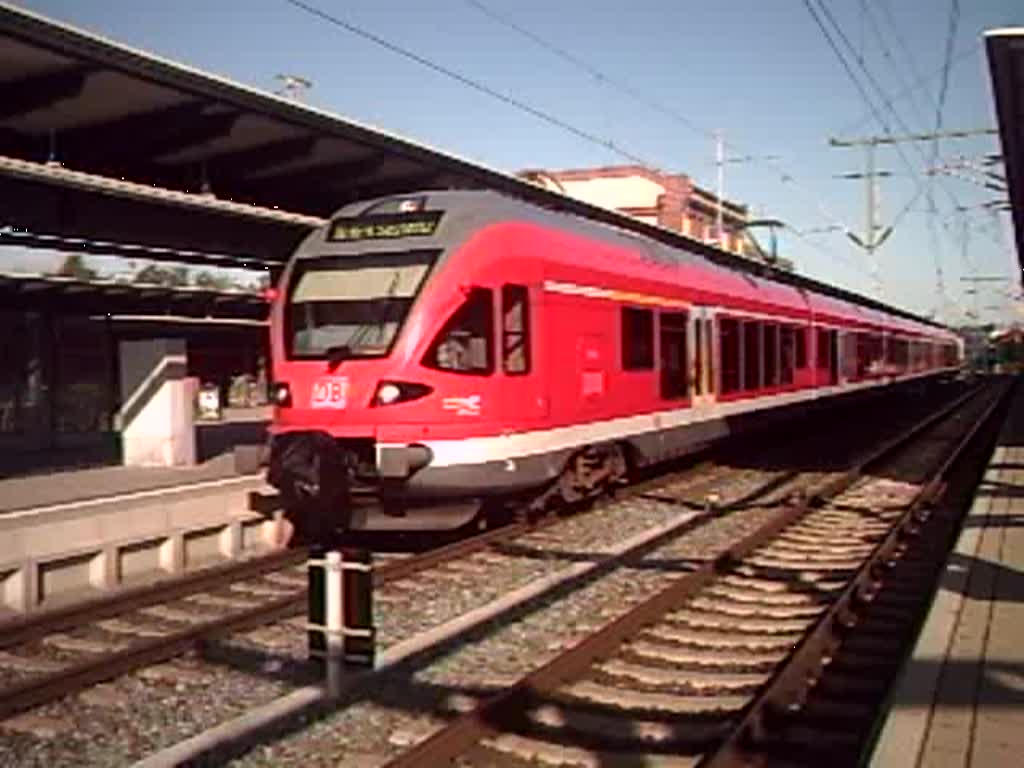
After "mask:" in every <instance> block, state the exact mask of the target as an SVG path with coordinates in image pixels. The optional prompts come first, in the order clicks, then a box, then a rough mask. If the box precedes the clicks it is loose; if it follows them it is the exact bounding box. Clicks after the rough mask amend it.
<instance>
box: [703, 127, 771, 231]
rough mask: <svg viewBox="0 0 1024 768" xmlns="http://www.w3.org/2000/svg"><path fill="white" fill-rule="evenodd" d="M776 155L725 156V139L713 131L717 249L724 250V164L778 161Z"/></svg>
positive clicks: (719, 132)
mask: <svg viewBox="0 0 1024 768" xmlns="http://www.w3.org/2000/svg"><path fill="white" fill-rule="evenodd" d="M778 159H779V158H778V156H777V155H743V156H742V157H726V156H725V137H724V136H723V135H722V132H721V131H715V165H716V166H717V170H718V174H717V176H718V180H717V184H716V188H715V195H716V197H717V198H718V200H717V204H716V205H715V242H717V243H718V247H719V248H725V237H724V236H723V235H724V226H725V225H724V223H723V218H724V215H725V165H726V163H749V162H751V161H754V160H778Z"/></svg>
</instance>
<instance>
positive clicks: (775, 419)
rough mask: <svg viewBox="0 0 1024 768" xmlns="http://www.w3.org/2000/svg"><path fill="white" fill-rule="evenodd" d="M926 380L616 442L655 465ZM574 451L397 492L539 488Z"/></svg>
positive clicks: (456, 470) (457, 472) (428, 494)
mask: <svg viewBox="0 0 1024 768" xmlns="http://www.w3.org/2000/svg"><path fill="white" fill-rule="evenodd" d="M925 383H926V382H906V383H902V384H894V385H890V386H887V387H883V388H878V389H869V390H862V391H858V392H848V393H844V394H841V395H833V396H830V397H827V398H824V399H822V400H810V401H805V402H801V403H794V404H792V405H787V406H782V407H776V408H771V409H768V410H764V411H753V412H749V413H743V414H737V415H735V416H728V417H719V418H713V419H710V420H708V421H703V422H700V423H698V424H688V425H685V426H680V427H673V428H670V429H664V430H660V431H654V432H645V433H642V434H639V435H635V436H632V437H628V438H624V439H622V440H620V441H618V442H619V443H622V444H626V445H628V446H629V448H630V450H631V452H632V457H631V458H632V460H633V461H634V463H635V464H637V465H639V466H646V465H650V464H657V463H659V462H662V461H669V460H671V459H676V458H680V457H682V456H685V455H687V454H690V453H693V452H695V451H698V450H700V449H702V448H704V447H707V446H708V445H711V444H713V443H716V442H718V441H721V440H723V439H725V438H728V437H733V436H736V435H740V434H747V433H751V432H759V431H763V430H766V429H770V428H772V427H775V426H778V425H780V424H782V423H784V422H786V421H788V420H791V419H793V418H795V417H798V416H806V415H808V414H810V413H813V412H817V411H821V410H823V409H828V408H831V407H834V406H836V405H839V404H848V403H852V402H854V401H860V400H869V399H871V398H874V397H878V396H880V395H884V394H891V393H893V392H894V391H896V390H898V389H907V388H912V387H915V386H922V385H925ZM580 447H582V446H580ZM575 450H576V449H572V448H570V449H562V450H558V451H551V452H549V453H541V454H534V455H532V456H526V457H521V458H516V459H510V460H501V461H490V462H484V463H481V464H465V465H460V466H454V467H431V466H429V465H428V466H426V467H424V468H423V469H421V470H418V471H416V472H414V473H413V474H412V476H411V477H410V478H409V479H408V480H406V481H405V482H404V483H402V485H401V486H400V488H401V491H400V492H401V493H402V494H403V495H405V497H406V498H409V499H431V498H459V497H466V496H475V497H488V496H502V495H510V494H516V493H522V492H524V491H529V490H531V489H535V488H539V487H542V486H544V485H545V484H546V483H549V482H551V481H552V480H554V479H555V478H556V477H558V475H559V474H560V473H561V471H562V469H563V468H564V467H565V465H566V462H567V461H568V459H569V457H570V456H571V455H572V454H573V453H574V451H575Z"/></svg>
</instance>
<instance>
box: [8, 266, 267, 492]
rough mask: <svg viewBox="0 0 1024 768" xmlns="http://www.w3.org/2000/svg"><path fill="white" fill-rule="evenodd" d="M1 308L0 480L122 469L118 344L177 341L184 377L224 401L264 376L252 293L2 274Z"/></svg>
mask: <svg viewBox="0 0 1024 768" xmlns="http://www.w3.org/2000/svg"><path fill="white" fill-rule="evenodd" d="M2 252H3V249H2V248H0V256H2ZM0 307H2V309H0V477H3V476H10V475H17V474H23V473H25V472H29V471H38V470H43V469H52V468H62V467H72V466H85V465H94V464H109V463H120V462H121V459H122V445H121V436H120V430H121V427H122V424H121V411H122V407H123V405H124V401H125V397H126V396H127V393H125V392H123V391H122V390H123V386H122V382H123V380H124V377H123V375H122V367H123V363H124V361H123V360H122V353H121V349H122V344H123V343H124V342H129V341H140V340H147V339H169V340H177V341H179V342H180V344H181V345H182V346H183V349H184V350H185V351H186V355H185V359H186V370H184V371H182V373H183V374H184V375H186V376H187V377H190V378H192V379H194V380H195V381H196V382H197V383H198V384H202V383H213V384H215V385H216V386H217V387H218V388H219V389H220V390H221V392H222V395H221V397H222V401H225V402H226V401H227V399H228V396H229V394H230V392H229V389H230V385H231V382H232V380H233V379H234V378H236V377H238V376H241V375H245V376H248V377H249V378H250V379H251V380H252V381H253V382H258V381H260V380H262V379H264V378H265V369H266V361H267V360H268V350H267V331H266V321H265V319H264V318H265V313H266V302H265V300H264V299H263V297H262V296H260V295H259V294H245V293H243V292H241V291H231V292H228V291H213V290H194V289H174V288H170V287H166V286H151V287H149V286H147V287H141V286H132V285H125V284H123V283H115V282H113V281H105V280H94V281H89V280H80V279H76V278H69V277H65V276H60V275H25V274H16V275H13V274H3V275H0Z"/></svg>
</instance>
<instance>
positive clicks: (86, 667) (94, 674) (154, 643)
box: [0, 395, 966, 718]
mask: <svg viewBox="0 0 1024 768" xmlns="http://www.w3.org/2000/svg"><path fill="white" fill-rule="evenodd" d="M964 397H966V395H965V396H964ZM961 399H963V398H961ZM957 402H959V400H958V401H957ZM874 455H875V454H872V456H874ZM869 461H871V457H870V456H869V457H868V458H867V459H863V460H862V461H861V462H860V464H858V465H857V466H858V467H863V466H864V465H865V464H866V463H867V462H869ZM691 471H692V470H691ZM798 475H799V473H797V472H777V473H774V474H773V475H772V476H770V477H769V478H768V479H767V480H766V481H765V482H764V483H762V484H760V485H759V486H758V487H756V488H754V489H753V490H751V491H749V492H748V493H746V494H745V495H744V496H743V497H742V498H740V499H737V500H735V501H733V502H732V503H730V504H726V505H724V506H723V507H721V508H718V509H710V510H708V511H706V512H704V513H701V514H698V515H697V516H696V517H695V518H694V519H693V521H691V526H692V525H699V524H700V523H702V522H704V521H706V520H707V519H710V518H712V517H715V516H716V515H717V514H721V513H722V512H723V511H728V510H729V509H731V508H739V507H742V506H743V505H746V504H749V503H751V502H752V501H754V500H756V499H757V498H758V497H759V496H762V495H764V494H766V493H770V492H771V491H773V490H776V489H778V488H779V487H780V486H782V485H784V484H785V483H786V482H789V481H790V480H792V479H793V478H794V477H796V476H798ZM698 482H699V481H698ZM851 482H852V481H851ZM662 483H663V478H656V479H649V478H647V479H644V480H641V481H640V482H638V483H636V484H635V485H632V486H630V487H629V489H628V490H627V494H628V495H630V496H632V495H641V496H642V494H643V493H644V492H645V491H647V490H649V489H650V488H651V487H652V486H653V487H657V486H658V485H660V484H662ZM834 485H835V484H834V483H826V484H824V485H823V486H822V487H821V488H819V489H815V490H813V491H809V492H803V494H802V496H801V498H802V499H803V500H804V501H805V503H812V502H813V501H814V500H815V499H818V498H821V497H822V496H823V495H824V494H831V493H835V492H838V491H835V490H833V487H834ZM802 491H803V489H798V491H797V493H798V495H800V494H801V492H802ZM559 522H560V518H559V517H557V516H555V515H549V516H548V517H546V518H543V519H541V520H539V521H536V522H532V523H531V522H516V523H510V524H508V525H505V526H502V527H500V528H497V529H495V530H492V531H487V532H485V533H482V534H479V535H476V536H472V537H470V538H467V539H463V540H461V541H456V542H453V543H451V544H448V545H445V546H442V547H438V548H436V549H432V550H429V551H427V552H424V553H421V554H419V555H415V556H412V557H409V558H405V559H402V560H396V561H392V562H390V563H387V564H385V565H384V566H382V567H381V568H379V569H377V570H375V571H374V577H373V583H374V586H382V585H384V584H387V583H390V582H393V581H397V580H399V579H404V578H408V577H409V576H412V575H415V574H416V573H419V572H421V571H424V570H428V569H430V568H433V567H435V566H437V565H439V564H442V563H444V562H447V561H449V560H453V559H455V558H458V557H465V556H467V555H470V554H473V553H474V552H478V551H483V550H485V549H487V548H488V547H491V546H494V545H496V544H500V543H502V542H505V541H508V540H511V539H514V538H516V537H517V536H520V535H522V534H525V533H528V532H533V531H537V530H541V529H543V528H546V527H548V526H550V525H556V524H557V523H559ZM307 555H308V551H307V550H304V549H299V550H289V551H286V552H282V553H275V555H273V556H270V557H268V558H267V559H261V560H260V561H250V562H248V563H244V564H238V565H235V564H232V565H230V566H223V567H221V568H218V569H208V572H207V571H203V572H197V573H196V574H193V575H191V576H188V577H184V578H183V579H181V580H179V581H175V582H173V583H170V584H156V585H151V586H148V587H142V588H137V589H135V590H128V591H127V592H125V593H124V597H121V596H118V597H115V598H114V599H113V600H111V601H110V602H109V603H107V601H104V600H102V599H100V600H96V601H89V602H88V603H84V604H81V605H78V606H69V607H68V608H66V609H60V610H55V611H53V612H52V613H47V614H45V615H42V616H39V617H31V618H29V619H26V620H19V621H16V622H11V624H9V625H7V626H10V627H11V634H10V637H12V638H13V637H14V636H15V635H14V633H15V632H18V633H20V637H21V640H18V641H17V642H23V641H25V640H27V639H36V638H38V637H40V636H42V635H45V634H47V633H49V632H52V631H59V630H61V629H64V628H67V627H71V626H80V625H81V624H82V623H83V622H85V621H93V620H96V619H100V618H106V617H109V616H113V615H118V614H121V613H125V612H128V611H130V610H133V609H137V608H140V607H145V606H147V605H151V604H155V603H158V602H161V601H165V600H168V599H175V597H183V596H187V595H189V594H193V593H195V592H198V591H201V590H202V589H204V588H217V587H220V586H223V582H222V581H221V580H222V579H223V577H224V573H225V572H233V571H235V570H236V569H239V568H243V567H248V568H251V569H252V570H251V571H250V572H249V576H250V577H252V576H258V575H260V574H261V573H265V572H268V571H270V570H275V569H280V568H283V567H287V566H288V565H292V564H298V563H301V562H302V560H304V559H305V558H306V557H307ZM275 559H276V560H277V562H278V565H277V568H274V567H273V566H272V565H271V562H273V561H274V560H275ZM261 562H263V563H266V567H265V568H260V567H259V563H261ZM239 578H245V577H244V576H242V577H239ZM233 580H238V579H233ZM169 595H170V596H169ZM307 598H308V593H307V590H306V589H305V588H300V589H296V590H295V591H294V592H292V593H290V594H287V595H283V596H281V597H279V598H274V599H272V600H269V601H268V602H266V603H264V604H262V605H259V606H256V607H253V608H251V609H248V610H243V611H239V612H237V613H234V614H232V615H230V616H226V617H221V618H219V619H216V620H213V621H209V622H203V623H201V624H197V625H194V626H191V627H187V628H185V629H182V630H181V631H179V632H175V633H172V634H168V635H166V636H164V637H159V638H153V639H149V640H144V641H139V642H136V643H132V644H131V645H130V646H129V647H128V648H126V649H123V650H120V651H116V652H113V653H109V654H103V655H99V656H97V657H94V658H90V659H86V660H84V661H82V662H79V663H78V664H74V665H72V666H69V667H67V668H64V669H61V670H56V671H54V672H51V673H47V674H44V675H38V676H35V677H32V678H30V679H28V680H26V681H24V682H22V683H18V684H15V685H13V686H10V687H8V688H6V689H4V690H0V718H4V717H8V716H10V715H11V714H14V713H16V712H19V711H23V710H25V709H29V708H31V707H34V706H39V705H41V704H44V703H47V702H50V701H53V700H55V699H57V698H60V697H62V696H66V695H68V694H70V693H74V692H76V691H79V690H82V689H83V688H86V687H88V686H90V685H95V684H97V683H100V682H103V681H104V680H109V679H111V678H114V677H117V676H119V675H123V674H127V673H129V672H132V671H134V670H136V669H139V668H141V667H144V666H148V665H151V664H155V663H159V662H162V661H166V660H167V659H170V658H173V657H175V656H178V655H181V654H182V653H185V652H187V651H190V650H193V649H201V648H202V646H203V644H204V643H209V642H215V641H217V640H219V639H221V638H223V637H225V636H227V635H230V634H232V633H236V632H240V631H244V630H247V629H251V628H254V627H258V626H262V625H265V624H269V623H272V622H274V621H280V620H282V619H287V618H292V617H294V616H296V615H298V614H300V613H302V612H303V611H304V610H305V607H306V600H307ZM0 629H2V626H0ZM7 638H8V635H7V634H6V633H5V634H4V635H3V637H2V638H0V647H4V646H5V645H13V644H14V643H15V642H16V641H15V640H13V639H12V640H11V641H10V642H9V643H8V642H7Z"/></svg>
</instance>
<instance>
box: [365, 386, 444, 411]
mask: <svg viewBox="0 0 1024 768" xmlns="http://www.w3.org/2000/svg"><path fill="white" fill-rule="evenodd" d="M433 391H434V389H433V387H428V386H427V385H426V384H415V383H413V382H410V381H382V382H379V383H378V384H377V390H376V391H375V392H374V393H373V400H371V401H370V407H372V408H376V407H378V406H382V405H394V404H395V403H407V402H409V401H410V400H419V399H420V398H421V397H426V396H427V395H429V394H430V393H431V392H433Z"/></svg>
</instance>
